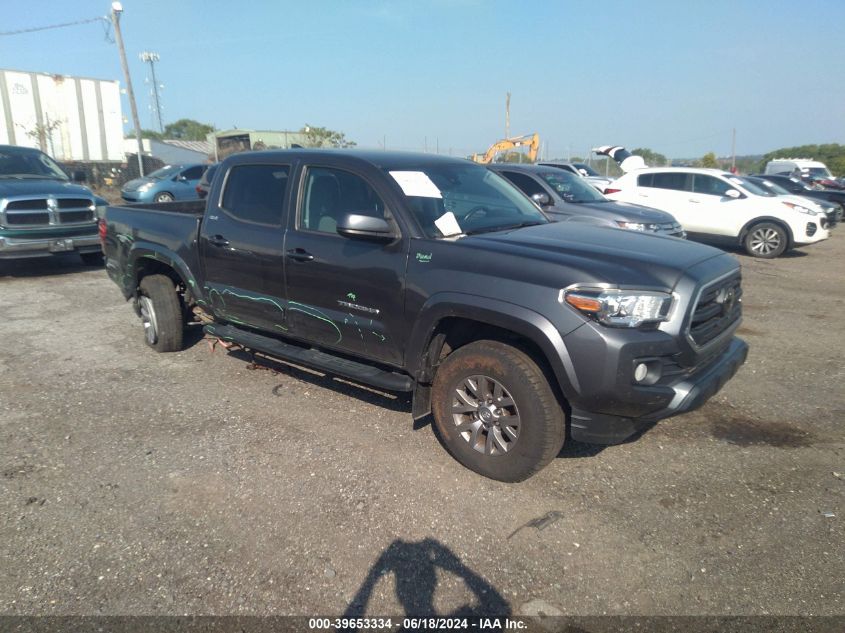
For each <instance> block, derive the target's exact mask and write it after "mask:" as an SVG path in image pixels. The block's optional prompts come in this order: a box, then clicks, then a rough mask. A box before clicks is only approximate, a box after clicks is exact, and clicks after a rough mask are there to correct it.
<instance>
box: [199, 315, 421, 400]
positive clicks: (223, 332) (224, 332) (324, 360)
mask: <svg viewBox="0 0 845 633" xmlns="http://www.w3.org/2000/svg"><path fill="white" fill-rule="evenodd" d="M204 329H205V332H206V333H208V334H211V335H212V336H217V337H219V338H221V339H223V340H224V341H233V342H235V343H238V344H239V345H243V346H244V347H248V348H249V349H254V350H256V351H258V352H263V353H264V354H267V355H268V356H275V357H277V358H281V359H283V360H288V361H291V362H294V363H299V364H301V365H306V366H308V367H313V368H314V369H319V370H321V371H325V372H328V373H331V374H336V375H338V376H343V377H345V378H351V379H353V380H357V381H360V382H362V383H365V384H367V385H372V386H373V387H378V388H379V389H386V390H388V391H413V390H414V381H413V380H411V377H410V376H406V375H405V374H400V373H398V372H394V371H387V370H384V369H379V368H378V367H373V366H372V365H366V364H364V363H359V362H356V361H354V360H349V359H347V358H340V357H338V356H333V355H331V354H326V353H325V352H321V351H320V350H317V349H307V348H304V347H297V346H296V345H290V344H288V343H283V342H282V341H279V340H277V339H274V338H271V337H269V336H262V335H261V334H255V333H253V332H247V331H245V330H242V329H240V328H237V327H233V326H231V325H219V324H217V323H210V324H208V325H206V326H205V328H204Z"/></svg>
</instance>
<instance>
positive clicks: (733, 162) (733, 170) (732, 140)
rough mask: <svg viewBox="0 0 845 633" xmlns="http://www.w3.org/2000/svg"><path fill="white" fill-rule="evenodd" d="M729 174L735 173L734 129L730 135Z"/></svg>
mask: <svg viewBox="0 0 845 633" xmlns="http://www.w3.org/2000/svg"><path fill="white" fill-rule="evenodd" d="M731 173H732V174H734V173H736V128H734V129H733V134H732V135H731Z"/></svg>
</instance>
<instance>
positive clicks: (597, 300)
mask: <svg viewBox="0 0 845 633" xmlns="http://www.w3.org/2000/svg"><path fill="white" fill-rule="evenodd" d="M560 301H561V302H564V301H565V302H566V303H567V304H569V305H570V306H572V307H573V308H575V309H576V310H578V311H579V312H581V313H583V314H586V315H587V316H590V317H592V318H594V319H595V320H596V321H598V322H599V323H601V324H603V325H608V326H611V327H639V326H640V325H643V324H645V323H659V322H660V321H666V320H667V319H668V318H669V313H670V311H671V309H672V295H670V294H669V293H667V292H656V291H653V290H618V289H612V288H608V289H603V288H587V287H584V288H578V287H575V288H568V289H566V290H561V293H560Z"/></svg>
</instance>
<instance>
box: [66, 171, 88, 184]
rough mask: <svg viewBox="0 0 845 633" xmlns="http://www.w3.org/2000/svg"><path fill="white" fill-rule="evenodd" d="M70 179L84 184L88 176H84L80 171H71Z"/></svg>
mask: <svg viewBox="0 0 845 633" xmlns="http://www.w3.org/2000/svg"><path fill="white" fill-rule="evenodd" d="M70 179H71V180H72V181H73V182H85V181H86V180H88V174H86V173H85V172H84V171H82V170H81V169H76V170H74V171H73V173H71V175H70Z"/></svg>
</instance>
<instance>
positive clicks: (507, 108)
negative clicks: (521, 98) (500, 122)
mask: <svg viewBox="0 0 845 633" xmlns="http://www.w3.org/2000/svg"><path fill="white" fill-rule="evenodd" d="M506 94H507V96H506V97H505V138H510V137H511V93H509V92H508V93H506Z"/></svg>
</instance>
